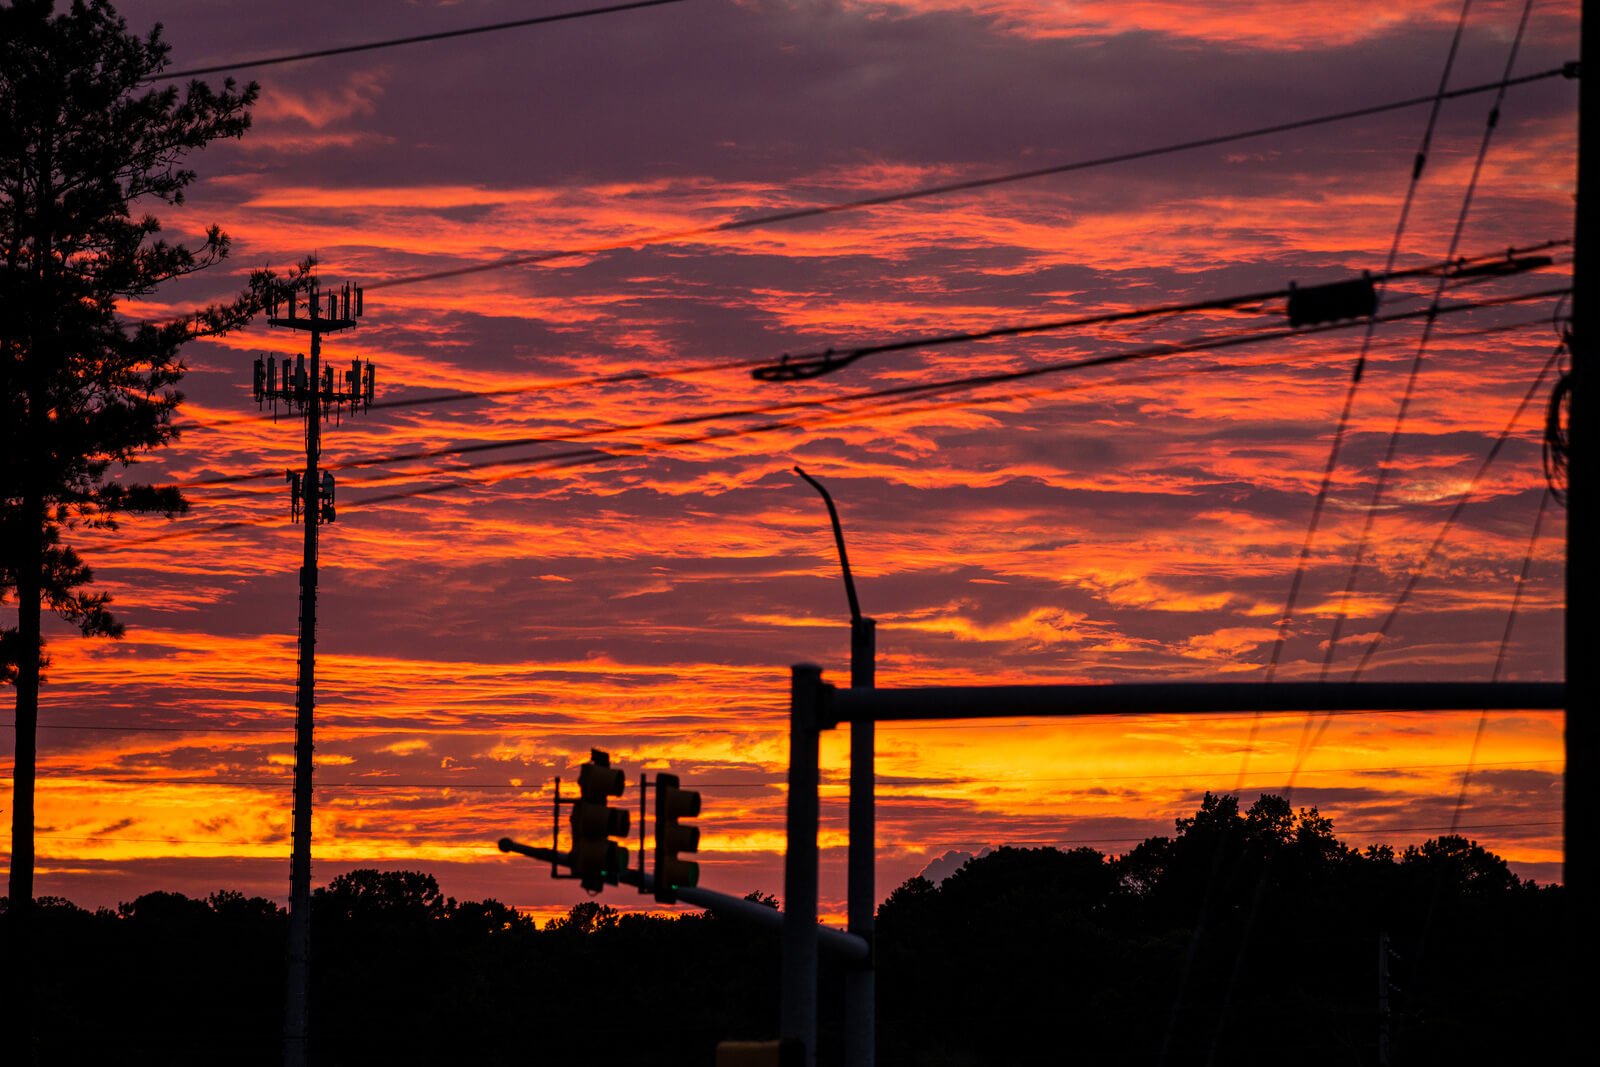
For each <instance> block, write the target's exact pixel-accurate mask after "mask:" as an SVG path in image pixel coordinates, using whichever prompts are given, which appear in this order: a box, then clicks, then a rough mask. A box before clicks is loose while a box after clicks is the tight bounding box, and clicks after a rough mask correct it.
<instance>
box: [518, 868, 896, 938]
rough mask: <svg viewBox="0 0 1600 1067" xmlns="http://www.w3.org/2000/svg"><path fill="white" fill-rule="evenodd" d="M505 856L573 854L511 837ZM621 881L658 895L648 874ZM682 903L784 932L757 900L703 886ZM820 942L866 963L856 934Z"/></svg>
mask: <svg viewBox="0 0 1600 1067" xmlns="http://www.w3.org/2000/svg"><path fill="white" fill-rule="evenodd" d="M500 851H501V852H516V853H518V854H520V855H523V856H527V857H529V858H530V859H536V860H541V861H543V862H545V863H555V864H560V865H562V866H570V865H571V862H572V856H571V853H568V852H560V851H557V850H556V849H553V848H540V847H539V846H537V845H524V844H522V843H520V842H517V841H513V840H511V838H509V837H502V838H501V839H500ZM617 881H618V882H621V883H622V884H623V885H632V886H638V887H639V889H640V891H641V892H645V893H651V892H654V891H655V887H656V880H655V879H654V878H652V877H651V876H650V875H648V874H641V873H640V872H639V871H637V870H622V871H619V872H617ZM675 891H676V893H677V896H678V900H679V901H681V902H682V903H684V904H692V905H694V906H695V907H697V908H705V909H706V910H707V911H711V912H715V913H716V914H718V915H723V916H726V917H728V918H730V919H739V920H742V921H744V922H750V923H754V924H755V925H757V926H762V927H765V928H766V929H768V930H773V931H778V930H781V929H783V912H781V911H779V910H777V909H776V908H769V907H767V906H766V905H765V904H757V903H756V902H755V901H753V900H745V899H744V898H743V897H735V896H730V895H728V894H727V893H719V892H717V891H716V890H715V889H703V888H701V887H700V886H685V885H680V886H677V887H676V890H675ZM817 938H818V941H819V943H820V945H821V947H822V948H823V949H824V950H825V951H827V952H829V953H832V954H833V955H836V956H838V957H839V958H840V959H843V960H861V959H866V956H867V943H866V942H865V941H864V940H862V939H861V938H859V937H857V936H856V935H855V934H847V933H845V932H844V931H842V930H835V929H833V928H832V927H828V926H822V925H820V924H819V925H818V926H817Z"/></svg>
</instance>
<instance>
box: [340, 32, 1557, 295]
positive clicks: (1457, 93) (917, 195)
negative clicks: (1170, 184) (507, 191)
mask: <svg viewBox="0 0 1600 1067" xmlns="http://www.w3.org/2000/svg"><path fill="white" fill-rule="evenodd" d="M1577 76H1578V65H1577V63H1576V62H1572V63H1567V64H1565V65H1563V66H1560V67H1552V68H1550V69H1549V70H1544V71H1540V72H1538V73H1536V74H1527V75H1524V76H1522V77H1520V78H1515V79H1512V80H1511V81H1509V82H1504V83H1502V82H1499V81H1494V82H1487V83H1485V84H1482V85H1473V86H1469V87H1467V88H1465V89H1453V90H1451V91H1450V92H1448V93H1445V94H1444V99H1446V100H1453V99H1455V98H1456V97H1461V96H1471V95H1474V94H1476V93H1485V92H1489V91H1491V90H1495V89H1499V88H1500V86H1501V85H1502V84H1506V85H1523V84H1527V83H1529V82H1536V81H1542V80H1544V79H1547V78H1555V77H1564V78H1576V77H1577ZM1433 101H1434V95H1433V94H1429V95H1428V96H1418V97H1412V98H1411V99H1408V100H1396V101H1393V102H1391V103H1387V104H1374V105H1372V106H1370V107H1363V108H1355V109H1352V110H1350V111H1340V112H1336V113H1333V114H1329V115H1319V116H1316V117H1314V118H1306V119H1297V120H1295V121H1293V122H1281V123H1277V124H1275V125H1272V126H1260V127H1257V128H1255V129H1252V130H1243V131H1240V132H1238V133H1226V134H1219V135H1216V136H1213V137H1202V138H1199V139H1196V140H1192V141H1180V142H1177V143H1174V144H1166V145H1160V146H1157V147H1155V148H1142V149H1137V150H1135V151H1132V152H1120V153H1117V154H1116V155H1110V156H1099V157H1097V158H1094V159H1084V160H1078V161H1076V162H1072V163H1060V164H1056V165H1054V166H1049V167H1037V168H1034V169H1032V170H1023V171H1014V172H1011V173H1008V174H996V175H992V176H990V177H986V178H971V179H968V180H965V181H957V182H945V183H942V184H939V185H926V186H921V187H919V188H916V189H909V190H905V191H903V192H898V193H884V194H882V195H881V196H869V197H863V198H862V199H860V200H848V201H845V202H843V203H839V204H821V205H816V206H813V207H805V208H796V209H794V210H791V211H775V212H770V213H767V214H763V215H752V216H750V217H748V218H743V219H727V220H725V221H723V222H715V223H709V224H707V225H704V226H691V227H688V228H685V229H681V230H669V231H663V232H658V233H653V234H644V235H642V236H636V237H628V238H623V239H620V240H616V241H608V242H605V243H603V244H596V245H588V246H585V247H582V248H569V249H564V250H561V251H554V252H537V253H533V254H531V255H526V256H511V257H508V258H506V259H497V260H492V261H490V262H487V263H476V264H473V265H471V266H466V267H450V268H447V269H445V270H437V271H429V272H427V273H423V274H409V275H402V276H401V277H398V278H390V279H388V280H387V281H376V282H369V283H367V285H366V286H365V288H366V289H367V290H368V291H369V292H370V291H374V290H378V289H389V288H393V287H395V286H400V285H418V284H420V283H422V282H431V281H441V280H443V279H446V278H459V277H462V276H463V275H467V274H481V273H484V272H486V271H492V270H503V269H505V268H507V267H521V266H528V265H530V264H534V263H548V262H550V261H552V260H557V259H567V258H570V257H576V256H592V255H596V254H598V253H601V252H615V251H618V250H619V249H624V248H635V247H639V246H642V245H654V244H663V243H667V242H672V241H682V240H685V239H686V238H690V237H706V236H710V235H712V234H718V233H729V232H732V231H734V230H747V229H753V228H755V227H759V226H771V225H775V224H778V223H785V222H798V221H800V220H803V219H814V218H822V217H824V216H828V215H837V214H840V213H841V212H846V211H855V210H857V209H860V208H867V207H882V206H884V205H887V204H899V203H904V202H906V201H908V200H920V199H924V198H926V197H931V196H944V195H946V194H949V193H957V192H967V191H970V190H974V189H987V188H991V187H993V186H997V185H1007V184H1010V183H1012V182H1021V181H1028V180H1030V179H1033V178H1043V177H1047V176H1049V175H1052V174H1069V173H1072V172H1074V171H1080V170H1089V169H1092V168H1096V167H1105V166H1110V165H1112V164H1116V163H1131V162H1134V161H1136V160H1141V159H1152V158H1154V157H1157V156H1163V155H1169V154H1172V153H1174V152H1188V151H1192V150H1194V149H1197V148H1211V147H1215V146H1217V145H1224V144H1231V143H1233V142H1235V141H1244V140H1248V139H1250V138H1253V137H1265V136H1269V135H1271V134H1275V133H1288V132H1291V131H1294V130H1304V129H1310V128H1312V127H1314V126H1323V125H1327V124H1329V123H1334V122H1344V121H1347V120H1350V119H1357V118H1365V117H1368V116H1370V115H1381V114H1383V113H1385V112H1388V111H1399V110H1402V109H1404V108H1408V107H1417V106H1418V105H1421V104H1431V103H1432V102H1433Z"/></svg>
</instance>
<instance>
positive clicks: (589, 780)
mask: <svg viewBox="0 0 1600 1067" xmlns="http://www.w3.org/2000/svg"><path fill="white" fill-rule="evenodd" d="M626 785H627V777H626V776H625V775H624V774H623V773H622V771H621V770H618V769H616V768H613V767H612V766H611V757H610V756H608V755H607V754H606V753H604V752H601V751H600V750H599V749H597V748H595V749H590V750H589V762H588V763H585V764H584V765H583V766H582V767H580V768H579V769H578V799H577V800H575V801H573V803H572V872H573V873H574V874H576V875H577V876H578V878H579V879H580V884H582V886H583V888H585V889H587V890H589V891H591V892H599V891H600V889H602V888H603V887H604V886H605V884H606V883H607V882H609V883H611V884H612V885H616V884H617V874H618V873H619V872H620V871H621V870H622V869H623V868H624V867H626V866H627V865H628V850H627V849H625V848H623V847H622V846H620V845H618V844H617V843H616V842H615V841H613V840H611V839H612V838H613V837H622V836H624V835H626V834H627V832H628V813H627V811H626V810H625V809H622V808H613V807H610V806H609V805H608V804H607V803H606V800H607V798H608V797H619V796H621V795H622V790H623V788H624V787H625V786H626Z"/></svg>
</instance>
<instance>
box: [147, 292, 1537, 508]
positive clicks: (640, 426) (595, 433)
mask: <svg viewBox="0 0 1600 1067" xmlns="http://www.w3.org/2000/svg"><path fill="white" fill-rule="evenodd" d="M1544 322H1545V320H1544V318H1543V317H1542V316H1541V317H1540V318H1538V319H1531V320H1522V321H1519V322H1515V323H1509V324H1505V325H1500V326H1490V327H1483V328H1480V329H1476V330H1460V331H1457V332H1455V333H1453V334H1451V336H1452V337H1455V338H1463V337H1473V336H1483V335H1487V334H1495V333H1508V332H1512V331H1516V330H1524V329H1527V328H1528V327H1530V326H1542V325H1544ZM1281 362H1283V361H1282V360H1281V359H1272V360H1266V361H1251V362H1244V363H1239V362H1235V363H1219V364H1214V365H1212V366H1211V367H1209V368H1206V370H1207V371H1208V372H1210V373H1220V372H1223V371H1232V370H1244V369H1252V368H1258V367H1265V366H1271V365H1275V364H1278V363H1281ZM1192 373H1194V369H1193V368H1190V369H1185V370H1176V371H1163V372H1156V373H1152V374H1142V375H1127V376H1123V377H1120V378H1115V379H1108V380H1104V381H1097V382H1095V383H1092V384H1091V385H1073V386H1067V387H1060V386H1056V387H1050V388H1045V389H1036V390H1029V391H1026V392H1014V393H1007V394H1004V395H1002V396H990V397H988V398H985V400H983V401H981V403H1000V402H1007V401H1014V400H1018V399H1032V398H1035V397H1039V396H1044V395H1057V394H1060V393H1062V392H1068V391H1076V390H1081V389H1086V388H1097V387H1107V386H1113V385H1116V386H1124V385H1133V384H1143V383H1147V382H1152V381H1161V380H1168V379H1171V378H1174V377H1184V376H1187V375H1189V374H1192ZM869 395H870V394H869ZM855 399H856V397H855V396H852V395H846V396H836V397H824V398H810V399H805V400H791V401H783V402H780V403H777V404H768V405H763V406H761V407H754V408H738V409H731V410H729V409H725V410H721V411H715V412H704V413H700V414H696V415H682V416H674V417H672V418H669V419H660V420H655V421H651V422H640V423H632V424H623V425H620V426H610V427H600V428H597V429H591V430H578V431H572V432H570V433H565V434H550V435H546V436H543V437H529V438H520V439H515V440H508V441H490V442H482V443H478V444H472V445H465V446H459V445H458V446H452V447H447V448H439V449H432V450H429V451H427V452H420V453H419V452H413V453H396V454H391V455H388V456H369V457H362V458H358V459H355V460H350V461H347V462H345V463H343V464H339V465H337V466H336V467H333V468H330V469H346V468H351V467H362V466H377V465H383V464H388V463H395V462H405V461H410V460H415V459H420V458H439V457H442V456H449V455H463V454H467V453H474V452H483V451H491V450H497V449H501V448H511V447H518V446H522V445H532V444H558V443H564V442H570V441H576V440H581V439H584V438H592V437H603V436H609V435H611V434H620V433H633V432H637V431H641V430H651V429H660V428H664V427H668V426H675V425H687V424H692V423H697V422H698V423H703V422H712V421H717V420H720V419H727V418H735V417H745V416H754V415H764V414H776V413H778V412H782V411H790V410H795V409H804V408H812V407H820V406H828V405H832V404H836V403H851V402H853V401H854V400H855ZM917 399H919V398H916V397H912V398H910V400H917ZM908 402H910V401H903V400H900V399H897V398H890V399H888V400H886V401H884V402H883V403H880V404H877V405H863V406H861V407H857V408H852V409H851V410H849V411H847V412H843V413H840V414H839V415H836V416H830V417H827V418H825V419H823V420H821V421H819V422H817V423H814V424H813V425H818V426H821V425H849V424H851V423H853V422H856V421H859V418H860V416H861V415H862V414H864V413H868V414H873V413H878V412H882V411H888V410H892V409H893V408H895V407H899V406H903V405H904V404H905V403H908ZM974 403H979V401H972V400H959V401H945V402H943V403H926V404H923V405H922V406H920V407H919V408H918V410H919V411H937V410H943V409H947V408H952V407H968V406H971V405H972V404H974ZM591 451H600V450H582V451H578V452H572V453H567V455H574V456H581V455H587V454H589V452H591ZM543 458H544V459H552V458H555V457H552V456H546V457H543ZM524 462H530V461H529V460H526V459H524V458H517V459H510V460H504V461H500V460H497V461H494V463H495V464H501V463H504V464H510V465H516V464H521V463H524ZM483 466H487V464H486V465H474V464H462V465H458V466H457V467H454V468H443V469H442V470H441V471H440V473H443V472H444V471H449V470H471V469H482V467H483ZM271 476H273V477H275V476H276V475H275V474H274V475H271ZM261 477H263V476H262V475H254V474H253V475H229V476H225V477H224V478H221V479H211V480H207V481H206V482H204V483H201V482H186V483H182V484H180V485H179V486H178V488H180V489H187V488H195V487H197V486H199V485H202V484H205V485H212V484H219V483H224V482H228V481H235V480H237V481H247V480H256V479H258V478H261ZM353 487H354V488H361V486H360V485H359V484H356V485H355V486H353ZM257 495H258V494H254V493H250V494H246V496H245V497H244V498H246V499H248V498H254V497H255V496H257ZM208 499H210V500H216V499H218V498H208ZM225 499H230V500H232V499H241V498H240V497H228V498H225Z"/></svg>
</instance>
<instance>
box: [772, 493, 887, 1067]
mask: <svg viewBox="0 0 1600 1067" xmlns="http://www.w3.org/2000/svg"><path fill="white" fill-rule="evenodd" d="M794 472H795V473H796V474H798V475H799V476H800V477H802V478H804V479H805V480H806V481H807V482H809V483H811V487H812V488H813V489H815V490H816V491H817V492H818V493H820V494H821V495H822V500H823V503H825V504H827V505H828V518H829V520H831V521H832V523H833V539H834V541H835V543H836V544H837V545H838V547H839V569H840V570H841V571H842V572H843V573H844V590H845V595H846V596H848V597H849V599H850V686H851V688H852V689H871V688H873V687H874V686H875V685H876V684H877V647H878V646H877V625H878V623H877V620H876V619H869V618H865V617H863V616H862V614H861V602H860V601H859V600H858V599H857V598H856V581H855V578H854V576H852V575H851V573H850V556H849V553H847V552H846V551H845V547H844V529H843V527H841V526H840V524H839V509H838V508H836V507H834V504H833V497H832V496H831V495H830V494H829V493H828V491H827V490H826V489H824V488H823V486H822V483H821V482H819V481H817V480H816V479H815V478H813V477H811V475H809V474H807V473H806V472H805V471H803V470H801V469H800V468H799V467H798V466H797V467H795V469H794ZM876 731H877V727H876V724H875V723H872V722H855V723H851V724H850V816H849V826H850V845H849V859H848V861H847V872H848V873H847V876H846V900H847V905H846V907H847V913H848V914H847V922H848V924H849V930H850V932H851V933H852V934H855V935H856V936H857V937H859V938H861V939H862V940H863V941H865V942H866V944H867V954H866V956H865V957H863V958H862V959H860V960H857V961H855V962H853V963H850V964H847V967H848V970H846V971H845V976H844V1067H873V1063H874V1060H875V1058H876V1055H877V1041H878V1039H877V976H876V974H875V973H874V967H875V966H876V961H875V959H874V949H873V926H874V923H875V914H874V913H875V912H876V910H877V888H876V865H877V829H876V827H875V825H874V824H875V821H876V811H875V806H874V805H875V797H874V790H875V789H876V785H877V775H876V770H875V761H876V759H877V738H876ZM787 906H788V905H787V904H785V907H787Z"/></svg>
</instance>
